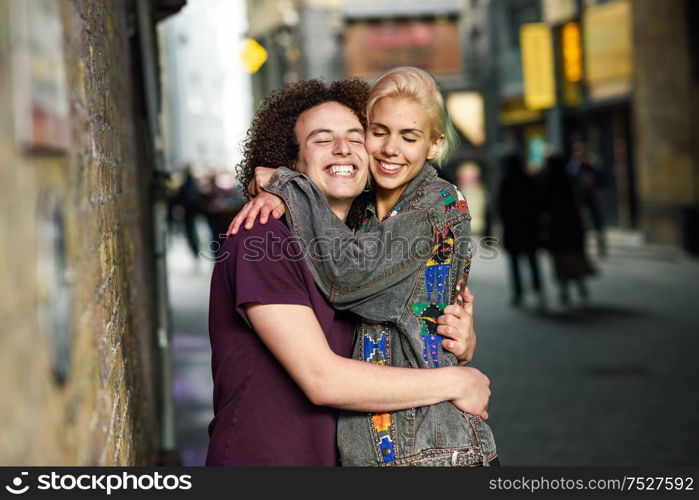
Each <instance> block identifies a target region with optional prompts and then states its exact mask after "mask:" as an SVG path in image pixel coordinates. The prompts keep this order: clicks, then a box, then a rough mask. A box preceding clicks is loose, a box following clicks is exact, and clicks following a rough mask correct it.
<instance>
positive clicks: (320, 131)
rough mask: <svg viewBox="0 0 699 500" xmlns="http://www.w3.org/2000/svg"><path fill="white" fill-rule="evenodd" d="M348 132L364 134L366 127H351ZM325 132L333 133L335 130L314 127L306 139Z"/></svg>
mask: <svg viewBox="0 0 699 500" xmlns="http://www.w3.org/2000/svg"><path fill="white" fill-rule="evenodd" d="M347 132H348V133H357V134H362V135H364V129H362V128H351V129H349V130H348V131H347ZM324 133H325V134H332V133H333V131H332V130H330V129H327V128H317V129H314V130H311V131H310V133H309V134H308V135H307V136H306V140H308V139H310V138H311V137H313V136H314V135H318V134H324Z"/></svg>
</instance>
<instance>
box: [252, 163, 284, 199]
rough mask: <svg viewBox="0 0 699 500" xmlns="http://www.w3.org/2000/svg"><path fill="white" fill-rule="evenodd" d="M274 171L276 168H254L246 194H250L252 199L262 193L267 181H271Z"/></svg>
mask: <svg viewBox="0 0 699 500" xmlns="http://www.w3.org/2000/svg"><path fill="white" fill-rule="evenodd" d="M276 171H277V169H276V168H267V167H255V173H254V174H253V175H252V179H250V183H249V184H248V193H250V197H251V198H254V197H255V196H257V195H258V194H260V193H261V192H262V189H263V188H264V187H265V186H266V185H267V184H269V181H271V180H272V176H273V175H274V172H276Z"/></svg>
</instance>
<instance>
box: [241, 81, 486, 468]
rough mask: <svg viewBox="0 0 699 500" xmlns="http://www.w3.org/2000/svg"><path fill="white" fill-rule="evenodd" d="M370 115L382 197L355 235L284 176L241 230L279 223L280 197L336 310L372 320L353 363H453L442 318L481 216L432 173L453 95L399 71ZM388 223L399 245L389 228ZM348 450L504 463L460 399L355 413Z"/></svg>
mask: <svg viewBox="0 0 699 500" xmlns="http://www.w3.org/2000/svg"><path fill="white" fill-rule="evenodd" d="M367 117H368V121H369V123H368V130H367V134H366V139H365V147H366V150H367V153H368V155H369V166H370V172H371V174H372V177H373V182H374V190H375V199H374V200H373V202H372V203H370V204H369V205H368V206H367V207H366V210H365V216H364V218H363V220H362V221H361V223H360V224H359V227H358V228H357V229H356V231H355V232H354V233H352V232H351V231H350V230H348V229H347V227H346V226H345V225H344V224H343V223H342V222H341V221H339V220H338V219H337V217H334V216H333V215H332V213H331V212H330V210H329V208H328V205H327V203H326V201H325V198H324V196H322V194H321V193H320V192H319V191H318V190H317V188H315V186H314V185H313V184H312V183H311V182H310V181H309V180H308V179H307V178H305V177H304V176H302V175H301V174H300V173H299V172H294V171H291V170H289V169H284V168H280V169H277V170H276V172H275V174H274V176H273V177H272V179H271V180H270V181H269V182H268V183H266V182H264V180H263V181H262V183H263V184H264V190H265V191H266V192H265V193H261V194H260V195H259V196H258V197H257V198H256V199H255V200H253V201H252V202H251V203H250V204H248V206H246V207H245V208H244V209H243V211H241V213H240V214H239V215H238V217H237V218H236V219H235V220H234V222H233V224H232V226H231V227H232V231H233V232H236V231H237V228H238V227H239V225H240V224H241V223H242V222H243V221H245V222H246V227H247V226H248V225H249V224H251V223H252V222H253V221H254V220H255V218H256V217H257V215H258V213H260V211H261V212H262V216H261V220H260V221H261V222H264V220H266V218H267V216H268V215H269V213H270V212H272V213H273V215H274V216H278V215H280V213H281V212H282V208H281V206H280V200H279V199H277V198H275V197H274V196H273V195H278V196H279V197H280V198H281V199H283V201H284V204H285V205H286V208H287V211H286V217H287V221H288V223H289V226H290V228H291V230H292V232H293V233H294V234H295V235H296V236H298V237H299V239H300V241H301V242H302V243H303V244H305V245H309V246H307V247H306V248H307V250H308V251H307V252H306V253H305V258H306V261H307V263H308V264H309V267H310V269H311V273H312V274H313V276H314V279H315V281H316V283H317V285H318V286H319V288H320V289H321V291H322V292H323V293H324V294H325V295H326V296H327V297H328V299H329V300H330V302H331V303H332V304H333V306H334V307H336V308H338V309H349V310H351V311H353V312H355V313H356V314H358V315H359V316H361V317H362V318H363V319H362V322H361V324H360V325H359V326H358V327H357V330H356V335H355V339H356V340H355V346H354V352H353V357H355V358H356V359H361V360H364V361H367V362H372V363H379V364H391V365H395V366H409V367H414V368H435V367H441V366H449V365H454V364H456V360H455V358H454V357H453V356H452V355H451V354H449V353H446V352H444V350H443V349H442V339H441V336H440V335H439V333H440V329H443V328H444V325H438V321H437V318H438V317H439V316H441V315H442V313H443V312H444V311H445V309H446V308H447V307H448V305H449V304H451V303H453V302H455V301H456V300H457V299H456V297H457V296H458V291H459V289H460V287H462V286H463V285H464V284H465V281H466V279H467V277H468V272H469V268H470V255H471V245H470V241H469V236H470V215H469V212H468V207H467V205H466V202H465V200H464V199H463V197H462V196H461V193H460V192H459V191H458V189H457V188H456V187H454V186H453V185H451V184H449V183H447V182H445V181H443V180H441V179H439V178H438V177H437V173H436V171H435V170H434V168H433V167H432V166H430V165H429V162H435V163H440V162H442V161H443V160H444V159H445V158H446V156H447V154H448V152H449V150H450V147H451V146H452V145H453V137H454V134H453V131H452V129H451V128H450V126H449V125H448V119H447V115H446V111H445V107H444V102H443V99H442V96H441V95H440V93H439V90H438V87H437V85H436V83H435V82H434V80H433V79H432V77H430V76H429V74H427V73H426V72H424V71H422V70H420V69H417V68H409V67H405V68H397V69H394V70H392V71H390V72H388V73H387V74H385V75H383V76H382V77H380V78H379V79H378V80H377V82H376V83H375V84H374V86H373V87H372V89H371V91H370V94H369V100H368V104H367ZM409 215H410V217H409ZM388 219H391V224H390V226H391V229H392V232H391V236H392V239H390V238H387V230H386V229H385V228H384V224H382V222H383V221H385V220H388ZM403 221H404V222H403ZM396 235H397V236H399V238H396ZM389 239H390V241H389ZM338 248H339V249H340V250H339V251H338ZM338 444H339V447H340V454H341V458H342V463H343V465H441V466H469V465H488V464H490V463H491V462H494V461H496V456H497V453H496V449H495V443H494V439H493V435H492V432H491V431H490V428H489V427H488V426H487V425H486V424H485V423H484V422H483V420H482V419H481V418H480V417H479V416H474V415H468V414H465V413H463V412H461V411H459V410H458V409H457V408H456V407H455V406H454V405H452V404H451V403H439V404H435V405H431V406H426V407H420V408H412V409H408V410H403V411H397V412H392V413H382V414H370V415H367V414H363V413H348V414H345V415H343V416H341V418H340V422H339V425H338Z"/></svg>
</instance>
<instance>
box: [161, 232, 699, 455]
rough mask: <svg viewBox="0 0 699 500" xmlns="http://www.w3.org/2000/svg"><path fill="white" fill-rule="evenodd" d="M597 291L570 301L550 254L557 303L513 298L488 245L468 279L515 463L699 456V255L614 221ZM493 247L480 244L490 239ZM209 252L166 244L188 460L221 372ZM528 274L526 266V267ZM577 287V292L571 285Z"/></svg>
mask: <svg viewBox="0 0 699 500" xmlns="http://www.w3.org/2000/svg"><path fill="white" fill-rule="evenodd" d="M609 240H610V246H609V252H608V256H607V257H606V258H604V259H597V260H596V266H597V268H598V271H599V272H598V274H597V276H595V277H594V278H592V279H590V280H589V290H590V299H589V301H588V302H587V303H585V304H583V303H580V302H579V301H576V300H575V299H576V295H575V293H573V294H572V295H573V301H574V305H573V307H571V308H565V309H564V308H562V307H561V306H560V305H559V304H558V303H557V300H556V299H557V296H558V294H557V290H556V288H555V285H554V283H553V275H552V271H551V267H550V262H549V260H548V258H547V257H546V255H544V254H542V255H541V256H540V257H541V262H542V264H543V269H544V275H545V278H546V279H545V282H546V283H547V290H546V296H547V303H548V307H547V309H546V311H544V312H542V311H540V310H539V303H538V300H537V299H536V297H533V296H529V297H528V298H527V301H525V304H524V305H523V306H521V307H518V308H513V307H511V306H510V305H509V303H510V301H509V289H508V276H507V268H506V259H505V255H504V254H494V253H493V252H492V251H490V250H488V249H487V248H485V247H482V251H479V252H478V253H477V255H476V257H475V259H474V262H473V267H472V270H471V278H470V289H471V291H472V292H473V293H474V295H475V297H476V303H475V311H476V312H475V318H476V320H475V321H476V329H477V334H478V346H477V351H476V356H475V359H474V361H473V366H475V367H477V368H479V369H481V370H482V371H483V372H484V373H486V374H487V375H488V376H489V377H490V379H491V389H492V391H493V395H492V398H491V402H490V408H489V412H490V420H489V423H490V425H491V427H492V429H493V431H494V434H495V437H496V442H497V443H498V448H499V453H500V460H501V463H502V464H503V465H525V466H526V465H689V464H691V465H698V464H699V328H697V324H698V323H699V301H697V296H698V295H699V260H697V259H695V258H690V257H688V256H687V255H685V254H684V253H683V252H682V251H681V250H679V249H677V248H673V247H666V246H659V245H649V244H644V243H643V241H642V238H640V237H639V236H638V235H637V234H633V233H624V232H618V231H610V234H609ZM478 248H481V247H478ZM212 267H213V265H212V262H211V261H210V259H208V260H207V259H199V261H198V264H197V263H196V262H195V261H194V259H193V258H192V256H191V254H189V252H188V249H187V247H186V245H185V243H184V240H183V238H181V237H178V236H175V237H173V240H172V243H171V245H170V249H169V254H168V268H169V286H170V298H171V303H172V313H173V315H172V317H173V364H174V366H173V369H174V376H175V380H174V395H175V404H176V416H177V421H176V429H177V443H178V449H179V451H180V457H181V459H182V462H183V464H185V465H201V464H203V463H204V459H205V456H206V447H207V442H208V436H207V431H206V428H207V425H208V423H209V421H210V420H211V418H212V416H213V413H212V409H211V401H212V397H211V394H212V383H211V366H210V361H211V358H210V346H209V340H208V327H207V309H208V295H209V280H210V276H211V269H212ZM523 277H524V282H525V285H526V283H527V277H528V275H527V270H526V269H523ZM573 292H574V291H573Z"/></svg>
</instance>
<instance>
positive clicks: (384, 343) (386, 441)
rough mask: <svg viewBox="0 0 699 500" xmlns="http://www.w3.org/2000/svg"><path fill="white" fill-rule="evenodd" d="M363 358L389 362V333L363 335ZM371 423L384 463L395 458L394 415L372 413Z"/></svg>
mask: <svg viewBox="0 0 699 500" xmlns="http://www.w3.org/2000/svg"><path fill="white" fill-rule="evenodd" d="M362 358H363V360H364V361H366V362H368V363H375V364H377V365H385V364H388V363H389V356H388V333H387V332H386V330H384V329H382V330H381V333H380V335H379V338H378V339H377V338H375V337H374V336H372V334H371V332H370V331H369V330H364V333H363V335H362ZM370 419H371V425H372V426H373V427H374V430H375V431H376V434H377V436H378V447H379V451H380V453H381V459H382V460H383V463H385V464H387V463H391V462H393V461H394V460H395V446H394V443H393V439H392V437H391V431H392V416H391V414H390V413H374V414H372V415H370Z"/></svg>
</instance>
